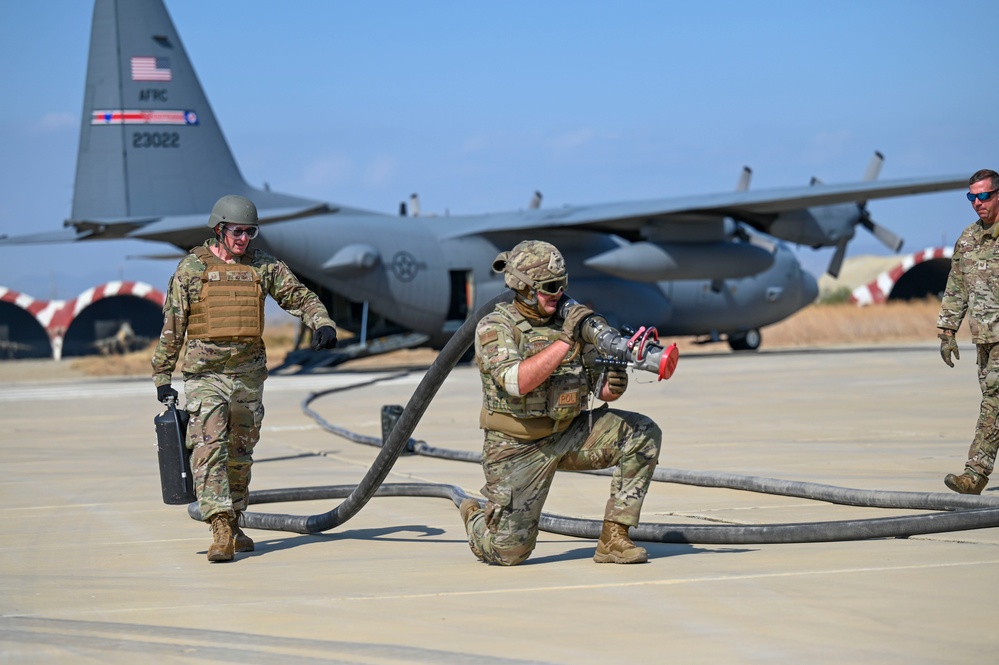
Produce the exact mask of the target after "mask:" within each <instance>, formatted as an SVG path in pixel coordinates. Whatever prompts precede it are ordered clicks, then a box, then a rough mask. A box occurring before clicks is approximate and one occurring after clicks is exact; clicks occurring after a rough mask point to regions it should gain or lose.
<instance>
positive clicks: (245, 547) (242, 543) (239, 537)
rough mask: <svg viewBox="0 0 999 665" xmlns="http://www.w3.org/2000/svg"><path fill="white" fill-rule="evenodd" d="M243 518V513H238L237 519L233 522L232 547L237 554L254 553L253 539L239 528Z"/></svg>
mask: <svg viewBox="0 0 999 665" xmlns="http://www.w3.org/2000/svg"><path fill="white" fill-rule="evenodd" d="M242 518H243V511H241V510H237V511H236V519H234V520H233V521H232V545H233V548H234V549H235V550H236V551H237V552H252V551H253V539H252V538H250V537H249V536H248V535H246V534H245V533H243V530H242V529H240V528H239V523H240V521H241V520H242Z"/></svg>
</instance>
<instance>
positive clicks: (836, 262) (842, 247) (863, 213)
mask: <svg viewBox="0 0 999 665" xmlns="http://www.w3.org/2000/svg"><path fill="white" fill-rule="evenodd" d="M884 161H885V157H884V155H882V154H881V153H880V152H879V151H874V156H873V157H871V161H870V163H869V164H868V165H867V171H866V172H865V173H864V180H865V181H868V182H870V181H874V180H877V179H878V174H879V173H881V165H882V164H884ZM817 182H818V179H817V178H812V184H813V185H814V184H816V183H817ZM858 224H859V225H860V226H863V227H864V228H865V229H867V230H868V231H870V232H871V234H872V235H873V236H874V237H875V238H877V239H878V240H879V241H880V242H881V243H882V244H883V245H884V246H885V247H887V248H888V249H890V250H891V251H892V252H898V251H899V250H900V249H902V243H903V242H905V241H904V240H903V239H902V237H901V236H899V235H897V234H896V233H894V232H893V231H891V230H890V229H888V228H886V227H884V226H881V225H879V224H877V223H876V222H875V221H874V220H873V219H871V213H870V212H869V211H868V210H867V201H858V202H857V221H856V222H854V225H858ZM852 237H853V234H852V233H851V234H850V235H849V236H844V237H843V238H841V239H840V240H839V242H837V243H836V251H835V252H834V253H833V256H832V259H830V260H829V267H827V268H826V272H827V273H829V274H830V275H832V276H833V277H839V271H840V268H842V267H843V259H844V257H845V256H846V245H847V243H849V242H850V239H851V238H852Z"/></svg>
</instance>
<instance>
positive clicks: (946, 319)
mask: <svg viewBox="0 0 999 665" xmlns="http://www.w3.org/2000/svg"><path fill="white" fill-rule="evenodd" d="M995 224H999V222H996V223H995ZM995 224H993V225H991V226H989V227H986V226H985V225H984V224H983V223H982V221H981V220H978V221H977V222H975V223H974V224H972V225H971V226H969V227H968V228H966V229H965V230H964V232H963V233H962V234H961V237H960V238H958V239H957V243H956V244H955V245H954V255H953V257H952V258H951V266H950V275H949V276H948V277H947V287H946V288H945V289H944V295H943V299H942V301H941V303H940V316H939V317H938V318H937V327H938V328H945V329H948V330H954V331H956V330H957V329H958V328H960V327H961V321H962V320H963V319H964V316H965V314H967V315H968V327H969V328H970V330H971V338H972V341H974V343H975V344H992V343H995V342H999V249H997V240H996V238H995V236H994V235H993V228H992V227H993V226H995ZM996 228H997V229H999V227H996Z"/></svg>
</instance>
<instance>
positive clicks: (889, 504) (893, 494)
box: [188, 291, 999, 545]
mask: <svg viewBox="0 0 999 665" xmlns="http://www.w3.org/2000/svg"><path fill="white" fill-rule="evenodd" d="M512 297H513V293H512V292H511V291H504V292H503V293H501V294H500V295H498V296H496V297H495V298H493V299H492V300H490V301H489V302H487V303H485V304H484V305H483V306H482V307H480V308H479V309H478V310H476V311H475V313H474V314H473V315H472V316H470V317H469V318H468V319H467V320H466V321H465V322H464V323H463V324H462V325H461V327H459V328H458V330H457V331H456V332H455V334H454V335H453V336H452V337H451V339H450V340H449V341H448V343H447V344H446V345H445V346H444V348H443V349H442V350H441V352H440V353H439V354H438V356H437V359H436V360H435V361H434V362H433V364H432V365H431V366H430V368H429V369H428V370H427V372H426V374H425V375H424V377H423V379H422V380H421V382H420V384H419V386H417V388H416V390H415V391H414V392H413V395H412V397H410V400H409V402H408V403H407V404H406V406H405V408H403V409H402V410H401V412H398V411H397V412H396V414H393V419H394V417H395V415H397V416H398V419H397V420H395V422H394V425H393V426H390V428H389V429H388V430H387V434H386V433H385V428H384V427H383V437H382V438H376V437H371V436H365V435H361V434H357V433H355V432H351V431H349V430H346V429H344V428H341V427H338V426H336V425H332V424H330V423H328V422H326V421H325V420H324V419H323V418H322V417H321V416H319V414H318V413H316V412H314V411H312V409H311V408H310V404H311V402H312V401H314V400H315V399H317V398H319V397H321V396H324V395H327V394H330V393H332V392H338V391H342V390H346V389H356V388H359V387H361V386H363V385H370V384H371V383H374V382H376V381H383V380H386V379H390V378H395V377H396V376H401V375H398V374H397V375H393V376H389V377H381V378H379V379H374V380H373V381H368V382H365V383H363V384H354V385H351V386H345V387H340V388H334V389H331V390H326V391H321V392H318V393H313V394H311V395H309V397H307V398H306V400H305V401H304V402H303V405H302V406H303V410H305V411H306V413H308V414H309V415H310V416H311V417H312V418H314V419H315V420H316V421H317V422H318V423H319V424H320V425H321V426H322V427H323V428H324V429H326V430H327V431H330V432H332V433H334V434H336V435H338V436H341V437H343V438H346V439H348V440H351V441H353V442H355V443H362V444H367V445H372V446H377V447H379V448H380V450H379V452H378V455H377V456H376V458H375V461H374V462H373V463H372V465H371V467H370V468H369V469H368V471H367V473H366V474H365V476H364V477H363V478H362V480H361V482H360V483H358V484H357V485H327V486H317V487H301V488H290V489H274V490H255V491H252V492H251V493H250V504H251V505H258V504H265V503H283V502H291V501H314V500H326V499H344V501H343V502H342V503H340V504H339V505H338V506H336V507H335V508H334V509H333V510H331V511H329V512H326V513H321V514H317V515H288V514H280V513H259V512H249V511H247V512H244V513H243V515H242V518H243V524H242V525H243V526H245V527H248V528H253V529H265V530H272V531H287V532H293V533H302V534H312V533H320V532H323V531H327V530H329V529H333V528H335V527H337V526H340V525H341V524H343V523H345V522H346V521H347V520H349V519H350V518H351V517H353V516H354V515H356V514H357V513H358V512H359V511H360V510H361V509H362V508H363V507H364V506H365V504H367V502H368V501H369V500H370V499H371V498H373V497H389V496H391V497H400V496H409V497H433V498H444V499H449V500H451V501H452V502H453V503H454V504H455V506H457V505H458V504H460V503H461V501H463V500H465V499H468V498H476V497H471V496H470V495H469V494H468V493H467V492H465V491H464V490H463V489H462V488H460V487H457V486H455V485H449V484H443V483H385V482H384V480H385V478H386V477H387V476H388V473H389V472H390V471H391V469H392V466H393V465H394V464H395V461H396V460H397V459H398V458H399V456H400V455H401V454H403V453H411V454H417V455H425V456H429V457H436V458H440V459H447V460H454V461H462V462H475V463H478V462H479V461H480V459H481V455H480V454H479V453H477V452H469V451H460V450H447V449H442V448H436V447H433V446H430V445H428V444H427V443H426V442H423V441H417V440H414V439H412V438H411V437H412V434H413V431H414V430H415V429H416V425H417V424H418V423H419V421H420V419H421V418H422V417H423V414H424V413H425V412H426V409H427V407H428V406H429V404H430V402H431V401H432V400H433V398H434V396H435V395H436V394H437V391H438V390H439V388H440V386H441V385H442V384H443V382H444V380H445V379H446V378H447V376H448V374H450V372H451V370H452V369H453V368H454V366H455V365H456V364H457V362H458V360H459V359H460V358H461V356H462V355H463V354H464V353H465V352H466V351H467V349H468V348H469V346H470V345H471V343H472V339H473V336H474V332H475V327H476V325H477V324H478V321H479V320H480V319H481V318H482V317H483V316H485V315H486V314H488V313H489V312H491V311H492V310H493V308H494V307H495V306H496V304H498V303H500V302H509V301H510V300H511V299H512ZM582 473H588V474H594V475H609V474H611V473H613V471H612V470H611V469H604V470H599V471H591V472H582ZM653 480H654V481H656V482H667V483H677V484H686V485H696V486H702V487H715V488H725V489H733V490H743V491H751V492H759V493H765V494H773V495H781V496H792V497H798V498H805V499H810V500H816V501H824V502H828V503H836V504H842V505H851V506H862V507H869V508H890V509H898V510H932V511H937V512H933V513H924V514H917V515H903V516H895V517H879V518H868V519H856V520H841V521H819V522H796V523H785V524H757V525H743V524H737V525H734V524H711V525H700V524H663V523H644V524H639V525H638V526H636V527H632V528H631V529H630V534H631V537H632V539H633V540H637V541H643V542H659V543H689V544H716V545H745V544H774V543H810V542H830V541H847V540H866V539H874V538H906V537H909V536H914V535H923V534H930V533H944V532H951V531H964V530H970V529H984V528H991V527H997V526H999V497H990V496H975V495H959V494H950V493H941V492H898V491H880V490H861V489H853V488H846V487H837V486H833V485H824V484H818V483H808V482H801V481H790V480H781V479H775V478H764V477H758V476H745V475H738V474H730V473H713V472H702V471H689V470H682V469H668V468H659V469H656V471H655V473H654V474H653ZM188 514H189V515H190V517H191V518H192V519H195V520H199V521H200V520H201V519H202V518H201V512H200V510H199V509H198V504H197V502H194V503H191V504H189V505H188ZM602 525H603V522H602V521H601V520H590V519H582V518H574V517H566V516H560V515H553V514H550V513H542V515H541V519H540V523H539V528H540V529H541V530H543V531H547V532H549V533H558V534H562V535H567V536H575V537H580V538H588V539H596V538H598V537H599V535H600V530H601V528H602Z"/></svg>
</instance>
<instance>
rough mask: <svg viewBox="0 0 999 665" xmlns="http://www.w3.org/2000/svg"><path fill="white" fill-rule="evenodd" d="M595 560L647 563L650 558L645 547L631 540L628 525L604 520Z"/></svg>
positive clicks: (599, 561) (600, 561) (602, 561)
mask: <svg viewBox="0 0 999 665" xmlns="http://www.w3.org/2000/svg"><path fill="white" fill-rule="evenodd" d="M593 560H594V561H596V562H597V563H645V562H646V561H648V560H649V554H648V552H646V551H645V549H644V548H642V547H639V546H638V545H636V544H635V543H633V542H631V538H629V537H628V527H626V526H625V525H623V524H618V523H617V522H611V521H608V520H604V528H603V530H601V531H600V540H599V541H597V551H596V552H595V553H594V555H593Z"/></svg>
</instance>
